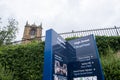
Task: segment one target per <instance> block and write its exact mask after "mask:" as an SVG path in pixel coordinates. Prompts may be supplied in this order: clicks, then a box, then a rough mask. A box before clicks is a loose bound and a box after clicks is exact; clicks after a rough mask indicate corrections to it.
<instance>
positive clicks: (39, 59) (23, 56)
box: [0, 43, 44, 80]
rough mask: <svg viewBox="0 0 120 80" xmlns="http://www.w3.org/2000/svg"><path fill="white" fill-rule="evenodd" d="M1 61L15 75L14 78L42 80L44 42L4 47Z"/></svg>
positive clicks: (14, 79)
mask: <svg viewBox="0 0 120 80" xmlns="http://www.w3.org/2000/svg"><path fill="white" fill-rule="evenodd" d="M1 51H2V53H1V54H0V63H1V64H2V66H4V67H5V69H6V70H11V71H12V72H13V73H14V75H13V79H12V80H42V72H43V51H44V46H43V43H32V44H27V45H17V46H7V47H4V48H3V49H2V50H1Z"/></svg>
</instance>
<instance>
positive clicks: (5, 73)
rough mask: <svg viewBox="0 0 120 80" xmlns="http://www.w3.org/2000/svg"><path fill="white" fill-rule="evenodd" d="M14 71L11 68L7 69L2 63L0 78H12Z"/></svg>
mask: <svg viewBox="0 0 120 80" xmlns="http://www.w3.org/2000/svg"><path fill="white" fill-rule="evenodd" d="M12 79H13V73H12V72H11V71H9V70H5V69H4V67H2V65H1V64H0V80H12Z"/></svg>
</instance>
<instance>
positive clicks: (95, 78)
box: [43, 29, 104, 80]
mask: <svg viewBox="0 0 120 80" xmlns="http://www.w3.org/2000/svg"><path fill="white" fill-rule="evenodd" d="M43 80H104V77H103V73H102V68H101V64H100V61H99V54H98V50H97V46H96V42H95V38H94V36H93V35H88V36H84V37H80V38H77V39H73V40H70V41H66V40H64V39H63V38H62V37H61V36H59V35H58V34H57V33H56V32H55V31H54V30H52V29H50V30H48V31H46V40H45V54H44V73H43Z"/></svg>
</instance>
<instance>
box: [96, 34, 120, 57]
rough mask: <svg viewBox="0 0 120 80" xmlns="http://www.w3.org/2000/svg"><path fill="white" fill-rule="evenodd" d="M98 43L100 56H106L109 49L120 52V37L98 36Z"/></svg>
mask: <svg viewBox="0 0 120 80" xmlns="http://www.w3.org/2000/svg"><path fill="white" fill-rule="evenodd" d="M96 42H97V46H98V50H99V52H100V54H104V55H105V54H106V49H108V48H109V47H110V48H111V49H112V50H113V51H114V52H116V51H118V50H120V36H110V37H108V36H96Z"/></svg>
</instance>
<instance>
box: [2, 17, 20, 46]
mask: <svg viewBox="0 0 120 80" xmlns="http://www.w3.org/2000/svg"><path fill="white" fill-rule="evenodd" d="M0 24H1V25H2V21H1V18H0ZM17 32H18V22H17V21H16V20H15V19H13V18H10V19H8V24H7V25H6V26H0V46H1V45H3V44H9V43H10V42H11V41H12V40H13V39H15V38H16V33H17Z"/></svg>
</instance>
